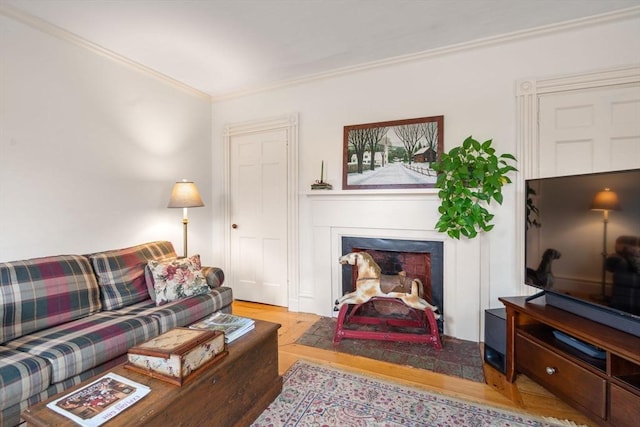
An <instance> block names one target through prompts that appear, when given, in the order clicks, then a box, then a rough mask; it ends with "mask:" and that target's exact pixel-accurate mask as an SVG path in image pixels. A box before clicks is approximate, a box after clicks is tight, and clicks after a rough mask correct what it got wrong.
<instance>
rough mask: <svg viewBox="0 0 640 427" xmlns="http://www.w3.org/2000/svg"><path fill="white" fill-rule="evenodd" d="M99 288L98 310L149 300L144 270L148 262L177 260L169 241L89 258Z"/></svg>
mask: <svg viewBox="0 0 640 427" xmlns="http://www.w3.org/2000/svg"><path fill="white" fill-rule="evenodd" d="M89 258H90V259H91V263H92V264H93V268H94V270H95V273H96V276H97V277H98V284H99V285H100V290H101V298H102V309H103V310H116V309H118V308H122V307H124V306H126V305H129V304H133V303H136V302H139V301H144V300H146V299H148V298H149V292H148V290H147V285H146V282H145V277H144V269H145V266H146V265H147V262H148V261H149V260H157V261H168V260H171V259H175V258H177V256H176V252H175V250H174V249H173V245H172V244H171V242H166V241H159V242H151V243H146V244H143V245H137V246H133V247H130V248H124V249H117V250H113V251H106V252H100V253H96V254H92V255H90V256H89Z"/></svg>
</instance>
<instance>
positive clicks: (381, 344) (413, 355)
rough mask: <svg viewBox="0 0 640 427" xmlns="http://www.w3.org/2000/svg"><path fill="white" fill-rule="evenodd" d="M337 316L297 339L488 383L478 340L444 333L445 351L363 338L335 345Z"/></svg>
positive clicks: (324, 318) (405, 343) (311, 344)
mask: <svg viewBox="0 0 640 427" xmlns="http://www.w3.org/2000/svg"><path fill="white" fill-rule="evenodd" d="M353 327H354V328H359V329H362V328H371V326H367V325H356V326H353ZM335 328H336V319H334V318H331V317H322V318H320V320H318V321H317V322H316V323H314V324H313V325H312V326H311V327H310V328H309V329H307V331H306V332H305V333H304V334H303V335H302V336H301V337H300V338H298V340H297V341H296V343H297V344H302V345H306V346H309V347H315V348H321V349H324V350H335V351H338V352H341V353H348V354H352V355H356V356H363V357H368V358H369V359H375V360H380V361H383V362H389V363H395V364H397V365H409V366H413V367H414V368H418V369H426V370H429V371H433V372H438V373H440V374H445V375H450V376H455V377H460V378H464V379H467V380H471V381H476V382H480V383H484V382H485V381H484V373H483V370H482V354H481V353H480V345H479V344H478V343H477V342H472V341H465V340H459V339H456V338H452V337H448V336H446V335H444V336H442V337H441V338H440V339H441V341H442V350H436V349H434V348H433V346H432V345H431V344H422V343H418V344H416V343H408V342H390V341H375V340H360V339H342V340H341V341H340V344H338V345H337V346H334V345H333V333H334V331H335Z"/></svg>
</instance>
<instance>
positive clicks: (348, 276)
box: [342, 236, 444, 333]
mask: <svg viewBox="0 0 640 427" xmlns="http://www.w3.org/2000/svg"><path fill="white" fill-rule="evenodd" d="M362 251H365V252H367V253H369V254H370V255H371V256H372V257H373V259H374V260H375V261H376V263H377V264H378V265H379V266H380V269H381V270H382V274H388V275H396V274H398V273H399V272H400V271H405V272H406V273H407V277H409V278H418V279H420V281H421V282H422V284H423V286H424V294H425V299H426V300H427V301H429V302H430V303H431V304H433V305H436V306H437V307H438V313H440V314H441V315H443V314H444V312H443V302H444V299H443V277H444V272H443V270H444V262H443V243H442V242H438V241H428V240H403V239H388V238H371V237H350V236H343V237H342V255H346V254H348V253H350V252H362ZM355 275H356V272H355V269H354V268H353V267H352V266H350V265H343V266H342V294H343V295H344V294H346V293H348V292H352V291H353V290H354V289H355ZM443 318H444V316H441V317H440V319H438V329H440V332H441V333H442V331H443V323H442V320H443Z"/></svg>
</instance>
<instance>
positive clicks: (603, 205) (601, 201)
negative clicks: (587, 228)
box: [590, 188, 621, 299]
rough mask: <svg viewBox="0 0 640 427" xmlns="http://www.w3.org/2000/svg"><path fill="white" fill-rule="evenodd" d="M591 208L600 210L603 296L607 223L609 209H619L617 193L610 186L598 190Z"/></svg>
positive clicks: (605, 270) (602, 291)
mask: <svg viewBox="0 0 640 427" xmlns="http://www.w3.org/2000/svg"><path fill="white" fill-rule="evenodd" d="M590 209H591V210H593V211H602V225H603V233H602V282H601V290H600V296H601V297H602V298H603V299H604V298H605V296H606V295H605V280H606V273H607V269H606V262H607V256H608V254H607V224H608V223H609V211H619V210H621V208H620V202H619V201H618V194H616V192H615V191H611V189H610V188H605V189H604V190H602V191H598V192H597V193H596V195H595V196H594V197H593V201H592V202H591V207H590Z"/></svg>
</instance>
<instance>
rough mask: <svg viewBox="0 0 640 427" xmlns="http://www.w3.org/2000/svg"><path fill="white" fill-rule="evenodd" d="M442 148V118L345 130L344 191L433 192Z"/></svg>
mask: <svg viewBox="0 0 640 427" xmlns="http://www.w3.org/2000/svg"><path fill="white" fill-rule="evenodd" d="M443 145H444V116H433V117H420V118H416V119H406V120H394V121H388V122H379V123H366V124H361V125H350V126H345V127H344V145H343V166H342V188H343V189H344V190H356V189H358V190H362V189H399V188H433V187H435V184H436V175H437V174H436V172H435V171H434V170H433V169H432V168H431V164H432V163H433V162H436V161H437V160H439V159H440V156H441V155H442V149H443Z"/></svg>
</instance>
